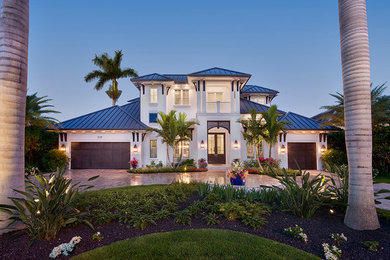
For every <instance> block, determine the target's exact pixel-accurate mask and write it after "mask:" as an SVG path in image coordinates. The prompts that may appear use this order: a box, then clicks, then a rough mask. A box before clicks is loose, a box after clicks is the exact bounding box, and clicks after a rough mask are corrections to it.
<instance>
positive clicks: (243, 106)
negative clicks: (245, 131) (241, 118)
mask: <svg viewBox="0 0 390 260" xmlns="http://www.w3.org/2000/svg"><path fill="white" fill-rule="evenodd" d="M251 109H254V110H256V111H257V112H265V111H268V109H269V107H268V106H266V105H262V104H259V103H256V102H253V101H250V100H248V99H245V98H241V100H240V113H241V114H249V111H250V110H251ZM277 111H278V113H281V114H284V113H285V112H284V111H281V110H277Z"/></svg>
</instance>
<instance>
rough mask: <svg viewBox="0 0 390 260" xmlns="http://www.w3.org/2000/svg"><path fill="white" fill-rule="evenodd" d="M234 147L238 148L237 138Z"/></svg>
mask: <svg viewBox="0 0 390 260" xmlns="http://www.w3.org/2000/svg"><path fill="white" fill-rule="evenodd" d="M233 147H234V149H238V142H237V140H236V141H234V145H233Z"/></svg>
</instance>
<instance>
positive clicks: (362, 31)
mask: <svg viewBox="0 0 390 260" xmlns="http://www.w3.org/2000/svg"><path fill="white" fill-rule="evenodd" d="M339 19H340V42H341V63H342V71H343V85H344V99H345V100H344V106H345V109H344V110H345V111H344V118H345V140H346V145H347V154H348V166H349V170H350V176H349V198H348V207H347V212H346V214H345V219H344V223H345V224H346V225H347V226H349V227H351V228H353V229H357V230H372V229H377V228H379V227H380V226H379V221H378V216H377V213H376V209H375V202H374V189H373V183H372V129H371V126H372V125H371V96H370V94H371V93H370V53H369V44H368V28H367V11H366V1H365V0H339Z"/></svg>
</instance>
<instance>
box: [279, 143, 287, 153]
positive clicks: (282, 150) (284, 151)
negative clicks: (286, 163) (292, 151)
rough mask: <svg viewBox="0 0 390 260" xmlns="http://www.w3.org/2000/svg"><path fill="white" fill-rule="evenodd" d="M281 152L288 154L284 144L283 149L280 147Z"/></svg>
mask: <svg viewBox="0 0 390 260" xmlns="http://www.w3.org/2000/svg"><path fill="white" fill-rule="evenodd" d="M280 152H281V153H286V146H284V144H283V145H282V147H280Z"/></svg>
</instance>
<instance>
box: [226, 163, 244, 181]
mask: <svg viewBox="0 0 390 260" xmlns="http://www.w3.org/2000/svg"><path fill="white" fill-rule="evenodd" d="M227 173H228V177H230V178H233V179H236V178H237V177H241V179H242V180H245V179H246V177H247V176H248V171H247V170H244V167H243V163H242V162H233V163H232V167H231V168H230V169H229V170H228V172H227Z"/></svg>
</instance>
